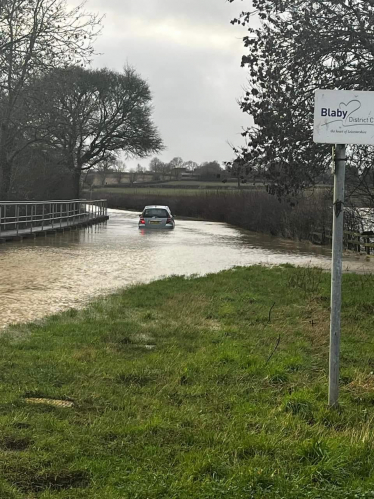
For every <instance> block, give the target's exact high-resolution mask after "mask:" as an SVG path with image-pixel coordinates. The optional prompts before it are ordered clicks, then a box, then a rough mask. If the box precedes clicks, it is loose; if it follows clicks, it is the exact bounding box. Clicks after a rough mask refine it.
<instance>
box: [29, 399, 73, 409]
mask: <svg viewBox="0 0 374 499" xmlns="http://www.w3.org/2000/svg"><path fill="white" fill-rule="evenodd" d="M25 400H26V402H28V403H29V404H47V405H53V406H55V407H73V405H74V402H71V401H70V400H57V399H46V398H27V399H25Z"/></svg>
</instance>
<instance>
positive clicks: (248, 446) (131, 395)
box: [0, 265, 374, 499]
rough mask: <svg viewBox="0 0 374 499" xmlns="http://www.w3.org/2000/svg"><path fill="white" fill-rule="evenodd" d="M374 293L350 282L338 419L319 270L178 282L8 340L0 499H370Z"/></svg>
mask: <svg viewBox="0 0 374 499" xmlns="http://www.w3.org/2000/svg"><path fill="white" fill-rule="evenodd" d="M371 284H372V279H370V278H369V277H368V276H355V275H345V276H344V283H343V289H344V291H343V318H342V324H343V331H342V358H341V404H340V407H339V408H338V409H335V410H332V409H329V408H328V407H327V403H326V399H327V364H328V334H329V287H330V283H329V275H328V274H326V273H322V272H320V271H319V270H318V269H307V270H305V269H299V268H293V267H290V266H287V265H286V266H281V267H277V268H273V269H269V268H261V267H251V268H237V269H234V270H230V271H224V272H221V273H219V274H215V275H209V276H206V277H201V278H196V279H186V278H183V277H172V278H168V279H165V280H162V281H158V282H153V283H151V284H149V285H142V286H136V287H133V288H130V289H127V290H124V291H122V292H118V293H117V294H115V295H113V296H110V297H108V298H104V299H101V300H98V301H96V302H94V303H92V304H91V305H90V306H89V307H88V308H87V309H85V310H81V311H70V312H66V313H63V314H61V315H56V316H52V317H50V318H48V319H46V320H45V321H44V322H42V323H38V324H29V325H28V327H27V335H24V336H23V337H22V336H21V334H20V331H21V330H23V329H24V328H23V329H22V327H21V326H20V327H19V328H18V327H17V326H14V327H12V328H10V329H9V330H8V333H7V334H6V335H3V336H2V337H1V338H0V343H1V348H0V365H1V370H0V393H1V397H0V497H1V498H4V499H5V498H7V499H8V498H9V499H26V498H28V499H30V498H33V499H47V498H48V499H55V498H56V499H57V498H58V499H67V498H69V499H75V498H77V499H78V498H79V499H82V498H87V499H88V498H89V499H99V498H100V499H101V498H108V499H111V498H113V499H120V498H121V499H147V498H148V499H159V498H168V499H194V498H196V499H208V498H209V499H213V498H214V499H221V498H222V499H223V498H224V499H227V498H229V499H244V498H245V499H248V498H254V499H263V498H266V499H276V498H277V499H279V498H285V499H304V498H305V499H306V498H312V499H322V498H323V499H333V498H334V499H335V498H343V499H353V498H358V499H367V498H370V497H374V436H373V431H372V428H373V425H374V374H373V371H374V355H373V344H374V339H373V329H372V311H371V307H370V305H371V304H372V303H373V301H374V288H373V286H372V285H371ZM28 398H38V399H40V400H43V399H46V400H62V401H65V400H67V401H71V402H72V403H73V404H69V405H68V406H66V407H64V406H63V405H62V406H59V405H55V404H48V403H46V404H43V403H38V404H30V403H28V402H27V399H28Z"/></svg>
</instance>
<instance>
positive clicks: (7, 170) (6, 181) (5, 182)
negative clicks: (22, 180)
mask: <svg viewBox="0 0 374 499" xmlns="http://www.w3.org/2000/svg"><path fill="white" fill-rule="evenodd" d="M7 141H8V130H7V127H6V125H5V124H2V126H1V135H0V199H1V200H3V201H7V199H8V198H9V190H10V181H11V174H12V165H11V163H10V162H9V161H8V154H7V152H8V151H7V147H6V145H7Z"/></svg>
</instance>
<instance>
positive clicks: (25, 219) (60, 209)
mask: <svg viewBox="0 0 374 499" xmlns="http://www.w3.org/2000/svg"><path fill="white" fill-rule="evenodd" d="M104 217H107V200H106V199H97V200H90V201H87V200H85V199H69V200H57V201H54V200H52V201H30V202H21V201H0V237H1V235H2V234H5V233H8V234H9V233H11V232H12V233H14V234H15V235H19V234H21V233H22V234H27V233H33V232H40V231H43V230H51V229H52V230H53V229H58V228H60V229H63V228H67V227H73V226H76V225H79V224H81V223H84V222H89V221H94V220H96V219H97V220H100V219H102V218H104Z"/></svg>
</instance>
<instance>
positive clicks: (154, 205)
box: [144, 204, 170, 210]
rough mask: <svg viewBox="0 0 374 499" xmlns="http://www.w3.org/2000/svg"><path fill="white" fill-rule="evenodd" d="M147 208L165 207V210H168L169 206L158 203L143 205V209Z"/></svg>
mask: <svg viewBox="0 0 374 499" xmlns="http://www.w3.org/2000/svg"><path fill="white" fill-rule="evenodd" d="M148 208H165V209H167V210H169V209H170V208H169V206H162V205H160V204H150V205H148V206H144V209H145V210H146V209H148Z"/></svg>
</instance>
